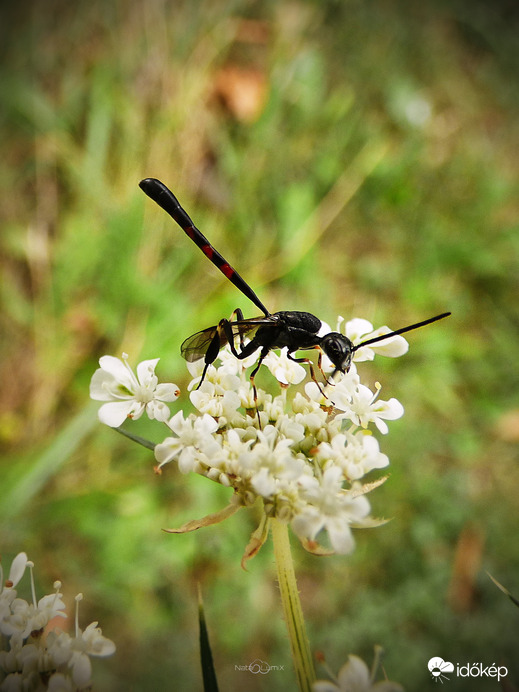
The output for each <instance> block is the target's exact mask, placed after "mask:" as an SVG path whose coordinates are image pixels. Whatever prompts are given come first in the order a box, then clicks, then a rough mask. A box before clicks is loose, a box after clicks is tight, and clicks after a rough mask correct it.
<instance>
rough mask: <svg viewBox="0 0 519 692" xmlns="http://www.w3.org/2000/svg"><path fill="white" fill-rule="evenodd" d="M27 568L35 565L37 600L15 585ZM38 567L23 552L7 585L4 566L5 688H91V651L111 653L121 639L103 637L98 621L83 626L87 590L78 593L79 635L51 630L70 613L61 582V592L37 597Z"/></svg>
mask: <svg viewBox="0 0 519 692" xmlns="http://www.w3.org/2000/svg"><path fill="white" fill-rule="evenodd" d="M26 567H29V568H30V569H31V587H32V603H28V602H27V601H25V600H24V599H23V598H18V597H17V591H16V589H15V588H14V587H15V586H16V585H17V584H18V582H19V581H20V579H21V578H22V576H23V574H24V572H25V568H26ZM32 567H33V563H32V562H30V561H28V560H27V555H26V554H25V553H19V554H18V555H17V556H16V557H15V558H14V560H13V562H12V564H11V570H10V572H9V578H8V579H7V581H6V583H5V585H4V584H3V581H4V580H3V572H2V568H1V565H0V589H1V590H0V690H2V691H3V692H19V691H20V692H21V691H22V690H24V691H25V690H30V691H31V692H32V691H34V692H40V691H41V690H51V691H52V692H76V691H77V690H86V689H90V685H91V679H90V678H91V672H92V667H91V662H90V656H110V655H111V654H113V653H114V651H115V644H114V643H113V642H112V641H110V639H107V638H106V637H103V635H102V634H101V630H100V628H98V627H97V622H92V623H90V625H88V627H87V628H86V629H85V630H84V631H81V629H80V628H79V624H78V604H79V601H80V600H81V599H82V596H81V594H78V596H76V626H75V633H74V636H72V635H70V634H68V633H67V632H64V631H61V630H59V629H58V628H55V629H52V630H50V631H48V630H46V628H47V625H48V624H49V623H50V621H51V620H53V618H57V617H60V618H66V617H67V615H66V613H65V612H64V611H65V604H64V602H63V599H62V596H61V593H60V588H61V583H60V582H55V583H54V588H55V592H54V593H53V594H49V595H47V596H43V598H40V600H39V601H37V600H36V592H35V588H34V580H33V576H32Z"/></svg>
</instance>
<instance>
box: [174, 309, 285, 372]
mask: <svg viewBox="0 0 519 692" xmlns="http://www.w3.org/2000/svg"><path fill="white" fill-rule="evenodd" d="M270 317H271V316H269V317H253V318H251V319H249V320H238V321H236V322H229V324H230V325H231V328H232V334H233V338H236V337H238V336H239V337H244V336H252V333H253V332H254V331H255V330H256V329H258V327H268V326H271V327H272V326H274V325H275V324H277V321H276V320H272V319H270ZM216 335H218V337H219V340H220V348H223V347H224V346H225V344H226V343H227V337H226V335H225V331H224V329H223V328H222V327H221V326H220V325H215V326H214V327H207V329H202V331H200V332H197V333H196V334H193V335H192V336H190V337H188V338H187V339H186V340H185V341H184V343H183V344H182V346H181V347H180V353H181V355H182V357H183V358H185V360H187V361H188V362H189V363H192V362H193V361H195V360H199V359H200V358H203V357H204V356H205V354H206V353H207V351H208V349H209V346H210V345H211V343H212V342H213V339H214V338H215V337H216Z"/></svg>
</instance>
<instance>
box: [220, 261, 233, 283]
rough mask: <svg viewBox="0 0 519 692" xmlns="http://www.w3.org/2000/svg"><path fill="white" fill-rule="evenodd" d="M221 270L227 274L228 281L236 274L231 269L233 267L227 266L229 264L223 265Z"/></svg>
mask: <svg viewBox="0 0 519 692" xmlns="http://www.w3.org/2000/svg"><path fill="white" fill-rule="evenodd" d="M220 269H221V270H222V272H223V273H224V274H225V276H226V277H227V278H228V279H230V278H231V276H232V275H233V274H234V273H235V272H234V269H233V268H232V267H231V265H230V264H227V263H225V264H222V266H221V267H220Z"/></svg>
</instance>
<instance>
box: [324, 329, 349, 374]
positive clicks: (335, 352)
mask: <svg viewBox="0 0 519 692" xmlns="http://www.w3.org/2000/svg"><path fill="white" fill-rule="evenodd" d="M319 346H320V347H321V348H322V350H323V351H324V353H325V354H326V355H327V356H328V358H329V359H330V360H331V361H332V363H333V364H334V365H335V372H343V373H344V372H348V370H349V369H350V365H351V357H352V355H353V351H354V348H353V344H352V343H351V341H350V340H349V339H348V337H347V336H344V334H339V332H329V333H328V334H325V335H324V336H323V337H322V339H321V342H320V344H319ZM334 374H335V373H334Z"/></svg>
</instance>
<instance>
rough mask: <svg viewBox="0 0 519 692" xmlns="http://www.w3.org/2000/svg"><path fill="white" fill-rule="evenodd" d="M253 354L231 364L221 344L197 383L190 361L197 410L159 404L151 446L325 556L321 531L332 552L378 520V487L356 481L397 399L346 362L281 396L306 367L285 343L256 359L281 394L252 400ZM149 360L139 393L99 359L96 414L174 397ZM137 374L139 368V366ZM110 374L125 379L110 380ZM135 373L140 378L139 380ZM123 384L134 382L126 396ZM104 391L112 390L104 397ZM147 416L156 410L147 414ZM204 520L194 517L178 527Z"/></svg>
mask: <svg viewBox="0 0 519 692" xmlns="http://www.w3.org/2000/svg"><path fill="white" fill-rule="evenodd" d="M341 326H342V327H343V328H344V332H345V334H346V336H347V337H348V338H350V340H351V341H352V342H353V343H354V344H357V343H362V340H364V341H367V340H369V339H370V338H373V337H375V336H378V335H379V334H383V333H387V332H389V331H390V330H389V329H388V328H387V327H383V328H381V329H379V330H377V331H376V332H373V327H372V325H371V324H370V323H369V322H367V321H366V320H359V319H356V320H352V321H350V322H347V323H344V321H343V320H342V318H339V326H338V329H339V328H340V327H341ZM407 348H408V345H407V342H406V341H405V339H403V338H402V337H401V336H393V337H390V338H388V339H387V340H386V341H381V342H377V343H376V344H374V345H371V346H369V347H365V348H359V349H358V350H357V351H355V358H354V359H355V360H356V361H362V360H371V359H373V357H374V355H375V353H376V352H379V353H382V354H383V355H387V356H392V357H395V356H399V355H402V354H403V353H405V352H406V351H407ZM257 355H258V354H257V353H255V354H252V355H251V356H250V357H249V358H247V359H245V360H238V359H237V358H235V357H234V356H233V355H232V353H231V352H230V350H229V349H228V348H225V349H223V350H222V351H221V352H220V355H219V360H220V362H221V365H220V366H219V367H215V366H214V365H211V366H209V368H208V369H207V373H206V377H205V379H204V381H203V383H202V384H201V386H200V387H199V388H197V389H195V387H196V385H197V384H199V381H200V374H201V372H202V368H203V361H197V362H196V363H192V364H188V367H189V368H190V371H191V373H192V374H193V375H194V376H195V377H194V379H193V381H192V383H191V385H190V389H191V390H192V391H191V394H190V398H191V402H192V404H193V405H194V406H195V408H196V409H197V410H198V412H199V414H198V415H196V414H190V415H188V416H187V417H186V416H184V413H183V412H182V411H179V412H178V413H176V414H175V415H174V416H173V417H172V418H171V419H169V420H165V417H164V415H163V410H162V409H161V414H162V415H161V416H160V417H161V419H162V420H164V421H165V423H166V425H167V426H168V427H169V429H170V435H169V436H168V437H167V438H166V439H165V440H164V441H163V442H162V443H160V444H158V445H156V447H155V457H156V459H157V461H158V462H159V463H158V469H161V468H162V467H163V466H164V465H165V464H167V463H169V462H171V461H176V462H177V463H178V466H179V469H180V471H182V472H183V473H188V472H195V473H198V474H201V475H204V476H206V477H207V478H209V479H211V480H213V481H216V482H218V483H221V484H223V485H225V486H228V487H232V488H233V490H234V496H233V499H232V504H233V505H234V506H235V507H236V508H237V507H240V506H250V505H252V504H253V503H255V502H256V500H257V499H258V498H261V500H262V502H263V507H264V511H265V515H266V517H277V518H278V519H280V520H282V521H285V522H289V523H290V525H291V527H292V530H293V531H294V532H295V533H296V535H297V536H298V537H299V538H300V540H301V542H302V543H303V545H304V546H305V548H307V549H308V550H311V551H313V552H325V549H324V548H321V546H319V545H318V543H317V542H316V538H317V535H318V534H319V533H320V532H321V531H322V530H323V529H324V530H326V531H327V533H328V537H329V542H330V544H331V548H332V549H333V551H335V552H338V553H348V552H350V551H351V550H352V549H353V546H354V542H353V537H352V533H351V529H352V527H364V526H373V525H376V524H377V521H376V520H374V519H371V518H369V512H370V505H369V502H368V500H367V499H366V497H365V494H366V493H367V492H368V491H369V490H371V489H373V487H375V486H376V485H377V484H378V483H370V484H365V485H362V483H361V482H360V481H361V479H362V478H363V477H364V476H365V475H366V474H367V473H369V472H370V471H372V470H373V469H380V468H384V467H385V466H387V465H388V464H389V460H388V458H387V456H386V455H385V454H383V453H382V452H381V451H380V447H379V443H378V441H377V439H376V438H375V437H373V435H372V433H371V430H370V429H369V427H370V426H371V425H374V426H375V427H376V428H377V429H378V431H379V432H380V433H382V434H385V433H387V432H388V426H387V423H386V421H387V420H395V419H396V418H399V417H400V416H402V415H403V408H402V406H401V404H400V403H399V402H398V401H397V400H396V399H389V400H388V401H384V400H382V399H381V398H380V397H379V396H378V395H379V392H380V385H378V384H377V385H376V387H375V389H376V391H375V392H373V391H372V390H371V389H370V388H369V387H367V386H366V385H364V384H362V383H361V382H360V379H359V376H358V374H357V369H356V367H355V365H354V364H352V366H351V368H350V370H349V372H348V373H346V374H344V375H341V376H340V378H337V377H336V378H335V381H334V382H333V383H326V384H325V383H323V384H322V385H318V384H317V383H316V382H309V383H307V384H306V386H305V388H304V391H305V395H303V394H302V393H301V392H299V391H298V392H297V393H296V394H295V395H293V396H290V397H289V396H288V394H287V390H288V386H289V385H290V384H298V383H300V382H301V381H302V380H303V378H304V377H305V376H306V372H307V371H306V369H305V368H304V367H303V366H302V365H300V364H298V363H295V362H294V361H293V360H291V359H289V358H288V357H287V353H286V349H284V350H283V351H281V354H280V355H278V354H276V353H274V352H273V351H271V352H270V353H269V354H268V356H267V357H266V358H265V359H264V361H263V362H264V364H265V365H266V366H267V368H268V369H269V370H270V372H271V373H272V374H273V375H274V376H275V377H276V379H277V380H278V382H279V383H280V384H281V393H280V394H279V395H278V396H274V397H273V396H271V395H270V394H267V393H265V392H264V391H262V390H261V389H259V388H258V389H257V398H256V399H255V397H254V390H253V387H252V386H251V383H250V380H249V378H248V376H247V375H246V373H245V371H246V369H247V368H248V367H250V366H251V365H252V364H253V363H254V362H256V359H257ZM322 360H323V362H322V369H323V372H325V373H330V372H332V371H333V369H334V367H333V365H332V364H331V363H330V362H329V361H327V359H326V357H325V356H323V358H322ZM157 361H158V359H157V360H154V361H145V363H146V364H147V368H148V369H147V370H146V372H147V376H148V380H149V381H150V382H151V381H152V383H153V386H148V387H146V388H145V390H144V395H145V396H144V398H142V395H143V390H142V387H141V388H140V389H139V388H138V387H137V385H136V383H137V381H138V380H137V379H136V378H135V376H133V374H131V377H129V376H128V372H127V370H128V367H127V365H126V364H125V365H124V366H123V364H122V363H121V361H119V360H118V359H116V358H109V357H108V356H104V358H102V359H101V360H100V365H101V369H100V370H98V371H97V372H96V373H95V375H94V377H93V378H92V385H91V391H92V392H93V394H92V396H93V397H94V398H101V394H103V396H104V399H103V400H104V401H111V403H106V404H105V405H104V406H103V407H102V408H101V412H100V414H102V415H101V417H102V419H103V418H105V419H106V422H108V424H109V425H119V424H120V423H121V422H122V419H121V416H120V415H116V416H115V418H117V420H115V419H114V416H113V414H114V413H116V414H122V412H123V409H124V411H126V413H125V415H128V416H130V417H132V412H134V411H140V412H142V411H143V410H144V408H146V406H148V407H149V406H150V405H151V404H152V403H153V402H154V401H155V400H156V399H162V400H168V401H171V400H172V399H171V398H167V397H168V396H172V395H173V391H174V390H175V393H177V390H176V388H175V385H158V384H157V379H156V377H155V374H154V367H155V365H156V363H157ZM118 364H120V365H118ZM150 364H152V365H150ZM137 370H138V372H139V370H140V372H141V373H142V372H143V370H145V368H144V367H143V364H142V363H141V364H140V366H138V368H137ZM130 372H131V371H130ZM118 377H121V378H124V379H122V380H121V381H120V383H118V381H117V380H118ZM142 379H143V378H142V376H140V377H139V381H140V382H142ZM128 382H131V383H132V386H133V390H132V391H134V395H133V396H134V399H133V401H132V398H131V396H130V393H129V390H130V386H129V384H128ZM107 383H108V385H109V386H107ZM139 386H140V385H139ZM160 388H162V389H160ZM121 391H124V395H125V397H126V399H125V401H124V406H122V405H121V403H120V401H118V400H117V399H116V398H115V397H116V396H119V395H120V392H121ZM110 392H112V393H115V394H114V398H112V399H111V400H110V398H109V393H110ZM94 394H97V395H96V396H94ZM139 397H141V399H139ZM109 407H114V408H113V409H110V410H109ZM133 417H135V415H133ZM150 417H155V418H158V417H159V416H157V415H156V412H154V411H153V410H152V411H151V415H150ZM224 514H225V516H227V515H228V512H225V513H224ZM222 516H223V515H222ZM207 523H209V522H208V521H207V522H204V521H203V520H202V521H201V522H200V523H198V524H196V522H193V523H192V524H190V528H189V529H187V528H186V529H184V530H192V528H194V527H195V524H196V527H198V526H202V525H207ZM210 523H214V522H213V521H211V522H210ZM378 523H380V522H378Z"/></svg>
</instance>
